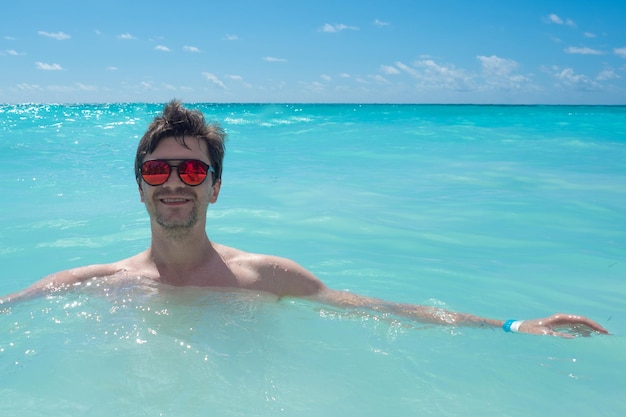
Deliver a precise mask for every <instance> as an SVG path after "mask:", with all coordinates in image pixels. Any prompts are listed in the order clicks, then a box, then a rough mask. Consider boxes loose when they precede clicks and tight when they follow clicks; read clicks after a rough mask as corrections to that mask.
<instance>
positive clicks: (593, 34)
mask: <svg viewBox="0 0 626 417" xmlns="http://www.w3.org/2000/svg"><path fill="white" fill-rule="evenodd" d="M583 36H584V37H585V38H590V39H593V38H595V37H596V34H595V33H591V32H585V33H584V34H583Z"/></svg>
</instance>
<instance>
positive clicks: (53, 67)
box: [35, 62, 63, 71]
mask: <svg viewBox="0 0 626 417" xmlns="http://www.w3.org/2000/svg"><path fill="white" fill-rule="evenodd" d="M35 66H36V67H37V69H40V70H44V71H61V70H63V67H62V66H60V65H59V64H46V63H45V62H35Z"/></svg>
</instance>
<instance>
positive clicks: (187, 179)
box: [178, 159, 209, 185]
mask: <svg viewBox="0 0 626 417" xmlns="http://www.w3.org/2000/svg"><path fill="white" fill-rule="evenodd" d="M208 171H209V166H208V165H207V164H205V163H204V162H202V161H198V160H197V159H188V160H187V161H183V162H182V163H181V164H180V165H179V166H178V175H179V176H180V179H181V180H182V181H183V182H184V183H185V184H187V185H200V184H202V182H203V181H204V180H205V179H206V176H207V174H208Z"/></svg>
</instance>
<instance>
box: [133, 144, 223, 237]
mask: <svg viewBox="0 0 626 417" xmlns="http://www.w3.org/2000/svg"><path fill="white" fill-rule="evenodd" d="M185 143H186V144H187V146H188V148H186V147H184V146H182V145H180V144H179V143H178V142H176V140H175V139H174V138H173V137H168V138H164V139H162V140H161V141H160V142H159V145H158V146H157V147H156V149H155V150H154V152H152V153H149V154H147V155H146V157H145V158H144V162H145V161H149V160H152V159H166V160H167V159H178V160H184V159H198V160H200V161H203V162H205V163H207V164H209V165H210V164H211V161H210V160H209V158H208V156H207V155H208V152H207V145H206V143H205V142H204V141H202V140H199V139H197V138H185ZM177 170H178V168H172V172H171V174H170V176H169V178H168V179H167V181H166V182H165V183H164V184H161V185H157V186H151V185H149V184H147V183H146V182H145V181H143V180H142V181H141V184H140V187H139V194H140V195H141V201H142V202H144V203H145V204H146V209H147V210H148V214H149V215H150V218H151V220H152V221H153V222H156V223H157V224H158V225H160V226H162V227H163V228H164V229H166V230H167V231H169V232H173V233H177V234H180V233H183V234H184V233H185V232H188V231H190V230H191V229H192V228H193V227H194V226H195V225H196V224H200V225H201V227H202V228H203V229H204V226H205V223H206V211H207V209H208V205H209V204H210V203H215V202H216V201H217V196H218V194H219V190H220V181H219V180H218V181H217V182H216V183H215V185H213V177H212V175H213V174H211V173H209V175H208V176H207V178H206V180H205V181H204V182H203V183H202V184H200V185H198V186H193V187H192V186H189V185H187V184H185V183H184V182H182V181H181V180H180V178H179V177H178V172H177ZM199 222H200V223H199Z"/></svg>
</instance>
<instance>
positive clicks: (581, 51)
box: [565, 46, 604, 55]
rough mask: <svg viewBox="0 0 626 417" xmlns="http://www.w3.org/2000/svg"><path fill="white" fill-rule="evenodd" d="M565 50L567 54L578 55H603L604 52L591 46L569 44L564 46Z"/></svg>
mask: <svg viewBox="0 0 626 417" xmlns="http://www.w3.org/2000/svg"><path fill="white" fill-rule="evenodd" d="M565 52H566V53H568V54H580V55H604V52H602V51H599V50H597V49H592V48H586V47H583V48H579V47H576V46H570V47H569V48H565Z"/></svg>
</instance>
